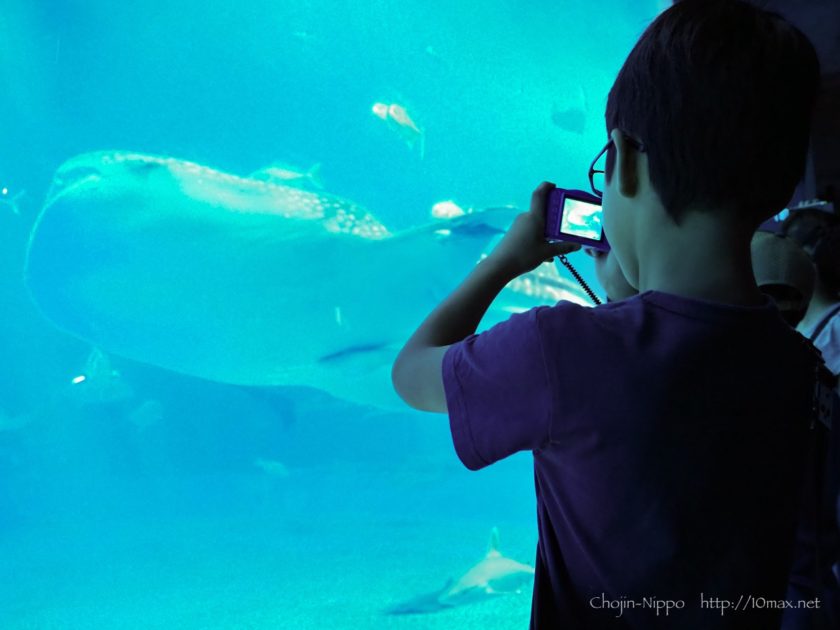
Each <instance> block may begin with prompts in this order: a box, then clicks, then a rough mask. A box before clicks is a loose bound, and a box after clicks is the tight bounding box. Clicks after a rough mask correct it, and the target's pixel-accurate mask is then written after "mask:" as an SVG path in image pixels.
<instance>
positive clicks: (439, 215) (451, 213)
mask: <svg viewBox="0 0 840 630" xmlns="http://www.w3.org/2000/svg"><path fill="white" fill-rule="evenodd" d="M431 214H432V218H435V219H451V218H452V217H460V216H462V215H464V214H467V211H466V210H464V209H463V208H462V207H461V206H459V205H458V204H457V203H455V202H454V201H451V200H449V201H438V202H437V203H436V204H435V205H433V206H432V213H431Z"/></svg>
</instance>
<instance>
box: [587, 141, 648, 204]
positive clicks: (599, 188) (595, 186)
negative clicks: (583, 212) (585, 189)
mask: <svg viewBox="0 0 840 630" xmlns="http://www.w3.org/2000/svg"><path fill="white" fill-rule="evenodd" d="M624 137H625V138H626V139H627V144H629V145H630V146H631V147H633V148H634V149H636V151H639V152H640V153H644V152H645V151H646V149H645V145H644V144H642V143H641V142H639V141H638V140H636V139H634V138H631V137H630V136H627V135H625V136H624ZM612 143H613V141H612V138H610V139H609V140H608V141H607V144H606V145H604V148H603V149H601V151H600V152H599V153H598V155H596V156H595V159H594V160H592V164H590V165H589V185H590V187H591V188H592V192H593V193H594V194H595V196H597V197H603V196H604V192H603V191H604V177H605V175H604V173H605V168H606V167H605V168H595V165H596V164H597V163H598V160H600V159H601V158H602V157H604V154H605V153H606V152H607V149H609V148H610V146H611V145H612Z"/></svg>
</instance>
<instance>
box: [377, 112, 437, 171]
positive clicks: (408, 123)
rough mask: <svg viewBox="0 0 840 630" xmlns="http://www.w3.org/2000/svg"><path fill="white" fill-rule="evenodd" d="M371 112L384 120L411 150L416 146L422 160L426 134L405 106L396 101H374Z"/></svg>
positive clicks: (424, 151)
mask: <svg viewBox="0 0 840 630" xmlns="http://www.w3.org/2000/svg"><path fill="white" fill-rule="evenodd" d="M372 111H373V114H374V115H375V116H376V117H378V118H381V119H382V120H384V121H386V122H387V123H388V125H389V126H390V127H391V129H393V130H394V131H395V132H396V133H397V134H398V135H399V136H400V137H401V138H402V139H403V141H404V142H405V143H406V144H407V145H408V147H409V148H410V149H411V150H414V147H415V146H417V147H418V148H419V152H420V159H421V160H422V159H423V158H424V157H425V154H426V134H425V132H424V131H423V130H422V129H421V128H420V127H419V126H417V123H415V122H414V120H412V119H411V116H409V115H408V112H407V111H406V109H405V107H403V106H402V105H398V104H397V103H391V104H390V105H389V104H386V103H374V104H373V108H372Z"/></svg>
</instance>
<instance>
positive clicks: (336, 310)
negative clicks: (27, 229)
mask: <svg viewBox="0 0 840 630" xmlns="http://www.w3.org/2000/svg"><path fill="white" fill-rule="evenodd" d="M518 212H519V211H518V210H517V209H515V208H509V207H502V208H490V209H486V210H480V211H475V212H472V213H470V214H467V215H464V216H460V217H455V218H452V219H448V220H445V221H443V220H437V221H434V222H433V223H430V224H428V225H422V226H419V227H417V228H413V229H409V230H405V231H402V232H399V233H396V234H394V233H392V232H391V231H390V230H388V229H387V228H386V227H385V226H384V225H383V224H382V223H380V222H379V221H378V220H377V219H376V218H375V217H373V216H372V215H371V214H370V212H368V211H367V210H366V209H365V208H363V207H361V206H359V205H358V204H356V203H353V202H352V201H349V200H347V199H342V198H340V197H337V196H334V195H329V194H327V193H323V192H320V193H315V192H311V191H306V190H301V189H299V188H294V187H290V186H285V185H282V184H278V183H276V182H273V181H258V180H254V179H248V178H244V177H239V176H236V175H232V174H228V173H224V172H221V171H218V170H214V169H211V168H209V167H206V166H202V165H200V164H196V163H193V162H187V161H183V160H178V159H174V158H170V157H160V156H151V155H144V154H140V153H131V152H120V151H110V152H95V153H86V154H83V155H80V156H77V157H74V158H72V159H70V160H68V161H67V162H65V163H64V164H63V165H62V166H61V167H60V168H59V169H58V171H57V172H56V174H55V177H54V179H53V183H52V187H51V189H50V192H49V194H48V196H47V200H46V202H45V205H44V208H43V209H42V211H41V213H40V214H39V216H38V219H37V220H36V222H35V225H34V227H33V229H32V232H31V235H30V238H29V243H28V248H27V255H26V263H25V281H26V285H27V287H28V290H29V293H30V296H31V298H32V300H33V301H34V303H35V304H36V305H37V306H38V308H39V309H40V311H41V312H42V313H43V315H44V316H45V317H46V318H47V319H48V320H50V321H51V322H52V323H53V324H54V325H55V326H57V327H58V328H60V329H62V330H64V331H66V332H68V333H70V334H72V335H74V336H76V337H79V338H82V339H85V340H87V341H89V342H91V343H92V344H94V345H95V346H97V347H98V348H100V349H101V350H102V351H103V352H107V353H110V354H114V355H118V356H122V357H127V358H130V359H134V360H137V361H140V362H144V363H148V364H152V365H156V366H159V367H162V368H165V369H169V370H173V371H176V372H180V373H184V374H188V375H192V376H198V377H201V378H205V379H209V380H214V381H219V382H223V383H231V384H238V385H250V386H254V385H256V386H276V385H294V386H309V387H314V388H318V389H321V390H323V391H326V392H329V393H330V394H332V395H334V396H336V397H339V398H343V399H345V400H349V401H354V402H358V403H362V404H367V405H374V406H377V407H380V408H385V409H398V410H402V411H405V410H406V406H405V404H404V403H403V402H402V400H400V399H399V397H398V396H397V395H396V393H395V392H394V391H393V387H392V385H391V380H390V368H391V365H392V363H393V360H394V358H395V357H396V354H397V352H398V351H399V349H400V348H401V347H402V344H403V343H404V342H405V340H406V339H408V337H409V336H410V335H411V333H412V332H413V331H414V330H415V328H416V326H417V325H418V323H419V318H422V316H424V315H425V314H427V313H429V312H431V310H432V309H433V308H434V307H435V306H437V304H438V303H439V302H440V301H442V300H443V299H444V298H445V297H446V296H447V295H448V294H449V293H451V291H452V290H454V289H455V287H456V286H457V284H458V282H460V281H461V280H462V279H463V278H464V277H465V276H466V275H467V273H468V272H469V271H470V270H471V269H472V268H473V267H474V266H475V264H476V262H477V261H478V260H479V257H480V255H481V254H482V252H483V251H484V249H485V248H486V246H487V244H488V242H489V241H490V240H491V239H492V238H494V237H497V236H499V235H501V234H503V233H504V232H505V231H506V229H507V227H508V226H509V225H510V224H511V223H512V222H513V220H514V219H515V217H516V215H517V214H518ZM442 227H445V228H446V230H445V231H446V233H441V231H440V230H441V228H442ZM495 312H496V318H495V319H497V320H499V319H505V318H507V316H508V314H507V313H504V312H502V311H499V310H498V309H496V310H495ZM490 319H491V320H492V319H493V317H492V316H491V317H490Z"/></svg>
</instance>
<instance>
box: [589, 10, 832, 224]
mask: <svg viewBox="0 0 840 630" xmlns="http://www.w3.org/2000/svg"><path fill="white" fill-rule="evenodd" d="M819 81H820V70H819V61H818V60H817V55H816V51H815V50H814V47H813V45H812V44H811V42H810V41H808V39H807V38H806V37H805V35H803V34H802V33H801V32H800V31H799V30H798V29H797V28H795V27H794V26H792V25H791V24H790V23H788V22H787V21H785V20H784V19H783V18H782V17H781V16H779V15H778V14H776V13H771V12H769V11H765V10H763V9H759V8H757V7H755V6H752V5H750V4H747V3H746V2H741V1H740V0H682V1H680V2H677V3H675V4H674V6H672V7H671V8H670V9H668V10H667V11H665V12H663V13H662V14H661V15H660V16H659V17H657V18H656V19H655V20H654V21H653V23H652V24H651V25H650V26H649V27H648V28H647V30H645V32H644V34H643V35H642V36H641V38H640V39H639V41H638V42H637V43H636V46H635V47H634V48H633V50H632V51H631V52H630V55H629V56H628V57H627V60H626V61H625V62H624V65H623V66H622V68H621V71H620V72H619V73H618V77H617V78H616V80H615V83H614V84H613V87H612V89H611V90H610V94H609V99H608V101H607V112H606V122H607V132H608V133H609V132H610V131H611V130H612V129H616V128H617V129H620V130H621V131H623V132H624V133H626V134H628V135H630V136H633V137H635V138H636V139H638V140H640V141H642V142H643V143H644V145H645V147H646V149H647V155H648V164H649V168H650V178H651V183H652V185H653V187H654V189H655V190H656V192H657V193H658V194H659V198H660V199H661V201H662V203H663V205H664V206H665V209H666V211H667V212H668V214H669V215H670V216H671V217H672V218H673V219H674V221H675V222H677V223H679V221H680V218H681V216H682V214H683V213H684V212H685V211H686V210H687V209H690V208H692V206H694V205H696V204H702V205H707V206H710V207H713V208H721V209H723V210H724V211H726V212H728V213H737V214H738V215H739V216H740V217H743V220H744V221H748V222H751V223H755V225H756V226H757V225H758V224H759V223H760V222H761V221H762V220H764V219H766V218H769V217H770V216H772V215H774V214H776V213H777V212H779V211H780V210H782V208H784V206H785V204H787V203H788V201H790V198H791V197H792V196H793V193H794V189H795V188H796V185H797V183H798V181H799V179H800V178H801V176H802V173H803V171H804V169H805V160H806V154H807V150H808V138H809V132H810V126H811V113H812V110H813V107H814V104H815V101H816V96H817V92H818V90H819ZM614 161H615V152H614V148H611V149H610V151H608V153H607V168H606V170H607V177H609V176H610V173H611V171H612V167H613V163H614Z"/></svg>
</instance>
